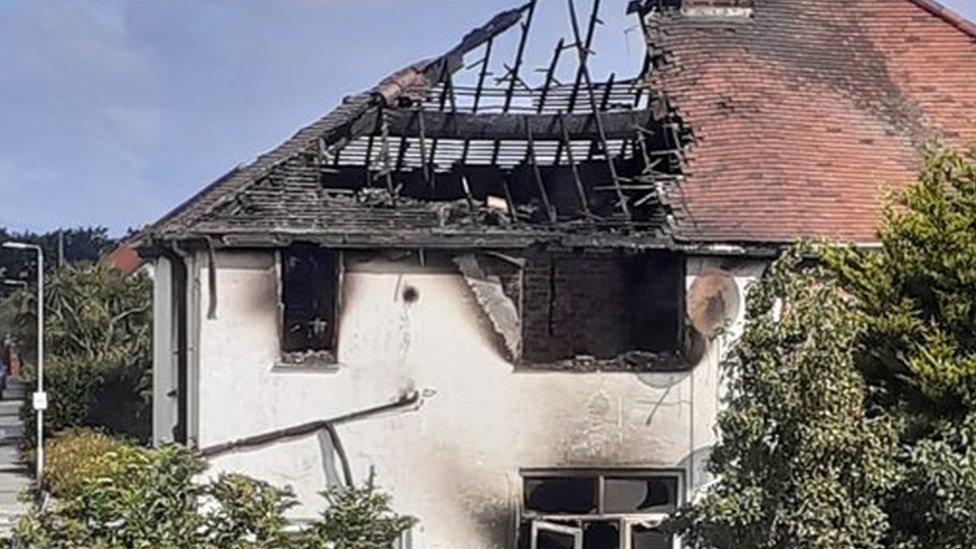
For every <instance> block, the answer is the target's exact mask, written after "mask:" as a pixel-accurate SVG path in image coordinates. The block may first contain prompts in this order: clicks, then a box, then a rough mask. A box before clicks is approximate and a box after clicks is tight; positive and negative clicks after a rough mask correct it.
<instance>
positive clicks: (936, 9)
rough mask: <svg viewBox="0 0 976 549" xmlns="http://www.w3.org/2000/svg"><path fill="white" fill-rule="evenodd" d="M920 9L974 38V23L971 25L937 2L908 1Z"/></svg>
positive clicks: (975, 34) (975, 29)
mask: <svg viewBox="0 0 976 549" xmlns="http://www.w3.org/2000/svg"><path fill="white" fill-rule="evenodd" d="M908 1H909V2H912V3H914V4H916V5H918V6H919V7H920V8H922V9H924V10H925V11H928V12H929V13H931V14H932V15H935V16H936V17H941V18H942V19H944V20H945V21H946V22H948V23H949V24H950V25H952V26H954V27H956V28H957V29H959V30H960V31H962V32H963V33H965V34H968V35H969V36H971V37H973V38H976V23H973V22H972V21H970V20H969V19H966V18H965V17H963V16H962V14H960V13H959V12H957V11H955V10H953V9H951V8H949V7H947V6H945V5H944V4H942V3H941V2H939V1H937V0H908Z"/></svg>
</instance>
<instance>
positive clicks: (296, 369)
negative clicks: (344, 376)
mask: <svg viewBox="0 0 976 549" xmlns="http://www.w3.org/2000/svg"><path fill="white" fill-rule="evenodd" d="M271 371H272V372H274V373H335V372H338V371H339V363H338V362H337V361H336V355H335V353H334V352H332V351H322V352H316V353H286V354H283V355H282V356H281V359H280V360H278V362H276V363H275V365H274V367H273V368H272V369H271Z"/></svg>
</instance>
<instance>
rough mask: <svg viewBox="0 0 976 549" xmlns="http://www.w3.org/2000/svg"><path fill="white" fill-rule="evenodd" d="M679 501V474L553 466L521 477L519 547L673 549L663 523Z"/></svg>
mask: <svg viewBox="0 0 976 549" xmlns="http://www.w3.org/2000/svg"><path fill="white" fill-rule="evenodd" d="M680 501H681V475H680V474H679V473H676V472H675V473H669V472H638V471H613V470H609V471H595V472H594V471H581V472H574V471H558V470H557V471H551V472H541V473H529V474H526V475H525V476H524V477H523V501H522V510H521V516H522V522H521V524H520V528H519V547H520V548H524V549H556V548H564V547H565V548H573V549H580V548H581V549H608V548H609V549H673V548H674V547H675V546H676V540H675V538H674V536H671V535H669V534H667V533H666V532H664V531H663V530H662V529H661V523H662V522H663V521H664V520H665V519H666V518H667V517H668V516H669V514H671V513H673V512H674V511H675V510H676V509H677V508H678V505H679V503H680Z"/></svg>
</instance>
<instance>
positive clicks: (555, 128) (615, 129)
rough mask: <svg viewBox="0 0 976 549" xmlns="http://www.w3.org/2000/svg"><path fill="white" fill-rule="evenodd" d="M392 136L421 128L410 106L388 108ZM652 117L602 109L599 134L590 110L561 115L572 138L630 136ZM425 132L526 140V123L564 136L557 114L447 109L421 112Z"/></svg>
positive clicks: (535, 130) (548, 135)
mask: <svg viewBox="0 0 976 549" xmlns="http://www.w3.org/2000/svg"><path fill="white" fill-rule="evenodd" d="M388 114H389V115H390V116H389V132H390V135H391V136H397V137H401V136H405V137H417V136H419V135H420V132H421V128H420V122H419V120H418V118H417V117H416V116H415V113H413V112H412V111H410V110H409V109H400V110H395V111H388ZM652 121H653V115H652V113H651V110H650V109H644V110H639V111H622V112H604V113H602V114H601V115H600V122H602V125H603V130H604V131H603V133H604V135H602V136H601V132H600V128H599V124H598V122H597V118H596V116H595V115H593V114H592V113H587V114H566V115H563V122H562V123H563V124H565V129H566V132H567V133H569V135H570V136H571V137H572V138H573V139H593V140H600V139H601V138H602V137H605V138H606V139H629V138H632V137H633V136H634V126H638V127H647V126H648V125H649V124H650V123H651V122H652ZM424 125H425V127H424V128H423V129H424V134H425V135H426V137H427V138H428V139H431V138H437V139H465V140H468V139H485V140H507V139H511V140H519V141H522V140H525V132H526V125H528V127H529V128H530V129H531V131H532V134H533V137H534V138H535V139H536V140H551V141H562V140H563V128H562V126H561V123H560V115H559V114H510V113H509V114H503V113H500V114H469V113H460V112H458V113H450V112H430V111H428V112H426V113H424Z"/></svg>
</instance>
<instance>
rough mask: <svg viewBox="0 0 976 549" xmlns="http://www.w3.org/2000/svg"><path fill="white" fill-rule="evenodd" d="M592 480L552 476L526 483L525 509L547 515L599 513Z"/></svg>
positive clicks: (594, 483) (593, 480)
mask: <svg viewBox="0 0 976 549" xmlns="http://www.w3.org/2000/svg"><path fill="white" fill-rule="evenodd" d="M596 480H597V479H596V478H593V477H562V478H559V477H549V478H530V479H526V480H525V508H526V510H529V511H535V512H537V513H546V514H569V515H586V514H590V513H595V512H596V511H597V485H596Z"/></svg>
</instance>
